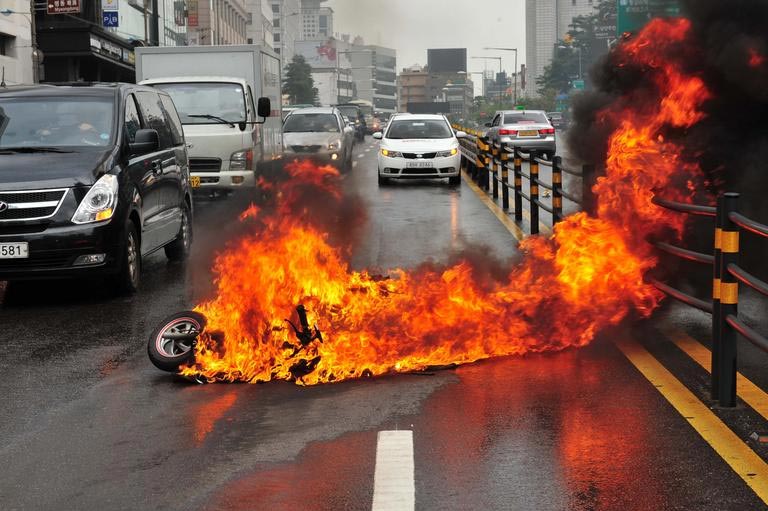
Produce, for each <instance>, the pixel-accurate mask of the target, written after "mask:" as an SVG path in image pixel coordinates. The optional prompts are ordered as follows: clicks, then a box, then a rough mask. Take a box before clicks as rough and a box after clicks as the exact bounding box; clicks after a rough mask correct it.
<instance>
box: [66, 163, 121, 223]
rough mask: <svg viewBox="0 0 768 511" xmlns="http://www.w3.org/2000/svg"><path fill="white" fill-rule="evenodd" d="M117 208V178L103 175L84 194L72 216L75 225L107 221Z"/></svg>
mask: <svg viewBox="0 0 768 511" xmlns="http://www.w3.org/2000/svg"><path fill="white" fill-rule="evenodd" d="M116 207H117V176H114V175H112V174H104V175H103V176H101V178H99V180H98V181H96V184H94V185H93V186H92V187H91V189H90V190H88V193H86V194H85V197H83V200H82V201H80V205H79V206H78V207H77V211H75V214H74V215H73V216H72V222H73V223H75V224H89V223H91V222H103V221H104V220H109V219H110V218H112V215H114V214H115V208H116Z"/></svg>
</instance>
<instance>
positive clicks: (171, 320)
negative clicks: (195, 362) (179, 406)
mask: <svg viewBox="0 0 768 511" xmlns="http://www.w3.org/2000/svg"><path fill="white" fill-rule="evenodd" d="M205 325H206V319H205V316H203V315H202V314H200V313H199V312H195V311H182V312H177V313H176V314H172V315H170V316H168V317H167V318H165V319H164V320H163V321H162V322H161V323H160V325H159V326H158V327H157V328H155V329H154V330H153V331H152V334H151V335H150V336H149V342H148V343H147V353H148V354H149V360H150V361H151V362H152V364H154V365H155V367H157V368H158V369H161V370H163V371H168V372H176V371H178V369H179V367H181V365H182V364H184V363H186V362H189V361H191V360H192V359H193V358H194V357H195V342H196V341H197V338H198V337H199V335H200V334H201V333H202V332H203V331H204V330H205ZM171 335H173V336H176V338H171V337H170V336H171ZM179 336H180V337H181V338H178V337H179Z"/></svg>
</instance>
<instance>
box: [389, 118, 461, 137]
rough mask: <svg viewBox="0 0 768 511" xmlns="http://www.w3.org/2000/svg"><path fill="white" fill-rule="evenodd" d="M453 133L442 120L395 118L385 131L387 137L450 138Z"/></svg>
mask: <svg viewBox="0 0 768 511" xmlns="http://www.w3.org/2000/svg"><path fill="white" fill-rule="evenodd" d="M452 136H453V133H452V132H451V129H450V128H449V127H448V124H446V122H445V121H443V120H438V119H407V120H406V119H402V120H401V119H395V120H394V121H392V124H391V125H390V127H389V130H388V131H387V138H393V139H404V138H451V137H452Z"/></svg>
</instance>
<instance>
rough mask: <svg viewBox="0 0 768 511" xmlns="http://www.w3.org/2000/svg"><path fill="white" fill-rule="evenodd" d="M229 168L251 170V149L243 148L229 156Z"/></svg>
mask: <svg viewBox="0 0 768 511" xmlns="http://www.w3.org/2000/svg"><path fill="white" fill-rule="evenodd" d="M229 170H253V149H243V150H241V151H237V152H234V153H232V156H230V157H229Z"/></svg>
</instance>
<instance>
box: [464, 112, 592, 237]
mask: <svg viewBox="0 0 768 511" xmlns="http://www.w3.org/2000/svg"><path fill="white" fill-rule="evenodd" d="M454 128H455V129H457V130H462V131H464V132H465V133H467V138H464V139H461V140H460V144H461V153H462V159H461V168H462V171H464V172H467V173H468V174H469V175H470V176H471V177H472V179H473V180H474V181H475V182H476V183H477V184H478V186H480V188H482V189H483V190H485V191H486V192H488V193H490V194H491V195H492V196H493V198H494V200H498V199H499V196H501V207H502V208H503V209H504V210H509V209H510V193H511V195H512V199H513V202H512V210H513V211H514V215H515V221H517V222H518V223H520V222H522V221H523V211H524V208H523V200H525V201H527V202H528V205H529V210H530V224H531V227H530V230H531V234H538V233H539V215H540V211H541V210H544V211H546V212H547V213H549V214H550V215H551V217H552V224H553V225H554V224H556V223H557V222H559V221H560V220H562V219H563V218H564V217H565V215H564V214H563V199H566V200H568V201H571V202H573V203H574V204H577V205H580V206H582V205H583V204H584V201H583V198H579V197H576V196H574V195H573V194H571V193H569V192H568V191H566V190H565V189H564V188H563V174H569V175H572V176H575V177H579V178H583V177H584V176H585V175H592V174H593V172H592V169H591V168H590V166H589V165H584V166H583V167H582V169H581V170H574V169H569V168H566V167H565V166H563V162H562V158H561V157H560V156H555V157H553V158H552V159H551V160H547V159H545V158H542V157H541V156H542V154H543V153H542V152H539V151H536V150H525V149H523V148H520V147H516V146H514V145H513V144H508V143H503V142H493V141H490V140H489V139H488V137H487V136H486V134H485V133H484V132H480V131H475V130H472V129H467V128H463V127H462V126H459V125H454ZM540 166H545V167H551V169H552V178H551V180H550V182H546V181H544V180H542V179H541V176H540V173H539V169H540ZM526 170H527V172H526ZM510 173H511V176H512V181H511V182H510ZM523 181H525V182H526V184H527V186H524V184H523ZM582 182H583V183H586V182H587V180H585V179H583V181H582ZM588 188H589V187H588V186H586V184H585V185H583V186H582V197H584V196H586V195H588V194H589V193H590V191H589V189H588ZM540 189H545V190H548V191H549V192H551V196H552V201H551V205H548V204H546V203H544V202H543V201H542V200H541V199H542V197H541V194H540Z"/></svg>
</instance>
